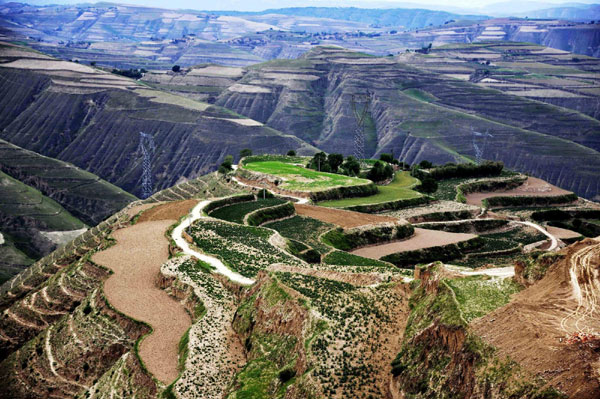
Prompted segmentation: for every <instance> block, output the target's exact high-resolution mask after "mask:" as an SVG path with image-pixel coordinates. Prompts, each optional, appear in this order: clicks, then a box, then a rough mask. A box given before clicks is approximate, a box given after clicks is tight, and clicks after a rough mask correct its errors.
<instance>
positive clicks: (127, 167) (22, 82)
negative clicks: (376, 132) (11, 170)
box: [0, 45, 315, 196]
mask: <svg viewBox="0 0 600 399" xmlns="http://www.w3.org/2000/svg"><path fill="white" fill-rule="evenodd" d="M0 55H3V57H2V58H3V60H4V61H5V62H4V63H1V64H0V78H1V80H2V85H1V86H0V91H1V93H2V95H1V98H2V100H1V101H2V107H1V109H2V111H0V128H1V129H2V131H1V132H0V137H1V138H3V139H5V140H7V141H9V142H11V143H13V144H16V145H19V146H21V147H23V148H27V149H29V150H33V151H36V152H39V153H41V154H43V155H47V156H50V157H55V158H58V159H60V160H63V161H67V162H70V163H73V164H75V165H77V166H79V167H81V168H82V169H85V170H87V171H89V172H92V173H94V174H96V175H98V176H100V177H102V178H104V179H106V180H108V181H109V182H111V183H113V184H115V185H117V186H119V187H121V188H123V189H125V190H127V191H129V192H131V193H133V194H136V195H138V196H142V195H146V196H147V195H148V193H152V192H155V191H157V190H160V189H162V188H166V187H170V186H172V185H173V184H175V183H176V182H178V181H179V180H180V179H186V178H194V177H197V176H200V175H202V174H204V173H206V172H208V171H211V170H214V169H215V168H216V166H217V165H218V162H220V161H221V160H222V159H223V157H225V156H226V155H227V154H238V153H239V151H240V150H241V149H243V148H251V149H253V150H255V151H256V152H266V151H269V152H286V151H288V150H290V149H294V150H296V151H298V152H299V153H311V152H314V151H315V149H314V148H313V147H311V146H309V145H307V144H306V143H305V142H303V141H301V140H299V139H297V138H296V137H293V136H289V135H284V134H281V133H280V132H277V131H275V130H273V129H270V128H268V127H264V126H262V124H260V123H257V122H255V121H252V120H248V119H247V118H243V117H241V116H239V115H236V114H233V113H231V112H230V111H227V110H224V109H222V108H219V107H214V106H210V105H208V104H205V103H199V102H196V101H192V100H188V99H185V98H182V97H179V96H174V95H170V94H167V93H163V92H160V91H156V90H150V89H148V88H145V87H143V86H140V85H138V84H137V83H136V82H135V81H132V80H129V79H126V78H122V77H118V76H115V75H111V74H107V73H103V72H101V71H98V70H95V69H93V68H89V67H86V66H83V65H80V64H77V63H68V62H63V61H55V60H53V59H48V57H46V56H43V55H40V54H39V53H35V52H30V51H29V52H28V51H26V50H23V49H22V48H17V47H15V46H8V45H3V46H2V47H1V48H0ZM144 154H146V155H144ZM144 157H145V158H144ZM144 160H145V161H146V162H147V165H148V164H149V169H150V170H149V171H148V172H149V175H150V176H149V179H147V180H146V187H147V189H146V190H144V189H143V188H142V187H141V180H142V173H143V163H144ZM147 176H148V173H147ZM145 191H146V192H145Z"/></svg>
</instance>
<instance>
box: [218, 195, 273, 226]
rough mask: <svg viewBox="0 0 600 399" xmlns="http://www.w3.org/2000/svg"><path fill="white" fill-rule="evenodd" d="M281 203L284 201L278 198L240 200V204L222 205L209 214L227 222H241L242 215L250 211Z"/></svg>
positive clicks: (242, 220)
mask: <svg viewBox="0 0 600 399" xmlns="http://www.w3.org/2000/svg"><path fill="white" fill-rule="evenodd" d="M283 203H285V201H284V200H282V199H279V198H266V199H259V200H257V201H251V202H242V203H240V204H234V205H229V206H224V207H222V208H219V209H217V210H214V211H212V212H210V213H209V216H212V217H214V218H217V219H221V220H227V221H228V222H234V223H240V224H242V223H243V222H244V217H245V216H246V215H247V214H249V213H250V212H252V211H255V210H257V209H261V208H266V207H269V206H274V205H281V204H283Z"/></svg>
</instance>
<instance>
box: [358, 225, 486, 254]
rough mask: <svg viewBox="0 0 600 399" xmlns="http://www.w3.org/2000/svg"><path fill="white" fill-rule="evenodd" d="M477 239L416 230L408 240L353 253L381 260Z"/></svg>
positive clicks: (373, 246) (470, 236)
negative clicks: (392, 255)
mask: <svg viewBox="0 0 600 399" xmlns="http://www.w3.org/2000/svg"><path fill="white" fill-rule="evenodd" d="M474 237H476V235H474V234H464V233H448V232H445V231H441V230H427V229H420V228H415V234H414V235H413V236H412V237H411V238H409V239H408V240H403V241H394V242H390V243H387V244H381V245H371V246H368V247H364V248H359V249H355V250H354V251H351V253H353V254H354V255H359V256H363V257H365V258H371V259H379V258H381V257H383V256H386V255H390V254H394V253H397V252H404V251H413V250H415V249H422V248H430V247H437V246H441V245H446V244H453V243H456V242H460V241H466V240H469V239H471V238H474Z"/></svg>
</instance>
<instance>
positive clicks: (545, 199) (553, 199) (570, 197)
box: [481, 193, 579, 208]
mask: <svg viewBox="0 0 600 399" xmlns="http://www.w3.org/2000/svg"><path fill="white" fill-rule="evenodd" d="M578 198H579V197H577V195H576V194H573V193H570V194H563V195H555V196H524V195H523V196H512V197H511V196H497V197H490V198H486V199H484V200H483V201H481V203H482V205H483V206H484V207H485V208H490V207H503V206H508V207H510V206H544V205H555V204H566V203H569V202H573V201H577V199H578Z"/></svg>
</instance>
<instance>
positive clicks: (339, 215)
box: [294, 204, 398, 228]
mask: <svg viewBox="0 0 600 399" xmlns="http://www.w3.org/2000/svg"><path fill="white" fill-rule="evenodd" d="M294 207H295V208H296V213H297V214H298V215H301V216H308V217H311V218H313V219H317V220H320V221H322V222H327V223H331V224H335V225H338V226H340V227H345V228H351V227H358V226H365V225H369V224H377V223H388V222H397V221H398V219H397V218H395V217H391V216H381V215H371V214H368V213H360V212H353V211H345V210H342V209H333V208H324V207H322V206H314V205H304V204H294Z"/></svg>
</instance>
